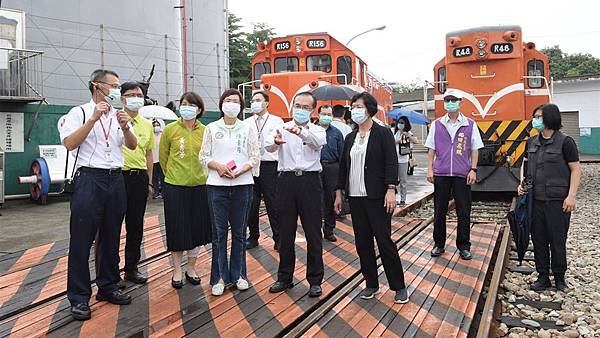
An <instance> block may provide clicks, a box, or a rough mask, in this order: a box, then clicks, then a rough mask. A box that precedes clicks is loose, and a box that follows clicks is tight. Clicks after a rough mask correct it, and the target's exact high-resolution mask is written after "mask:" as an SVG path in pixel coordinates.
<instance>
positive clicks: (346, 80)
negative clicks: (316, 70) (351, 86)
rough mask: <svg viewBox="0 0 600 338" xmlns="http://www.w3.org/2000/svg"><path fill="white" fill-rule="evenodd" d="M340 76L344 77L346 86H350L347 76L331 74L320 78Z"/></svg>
mask: <svg viewBox="0 0 600 338" xmlns="http://www.w3.org/2000/svg"><path fill="white" fill-rule="evenodd" d="M338 76H343V77H344V85H348V77H347V75H346V74H329V75H321V76H319V79H320V78H325V77H338Z"/></svg>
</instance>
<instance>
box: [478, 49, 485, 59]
mask: <svg viewBox="0 0 600 338" xmlns="http://www.w3.org/2000/svg"><path fill="white" fill-rule="evenodd" d="M486 55H487V53H486V52H485V51H484V50H483V49H480V50H479V51H478V52H477V57H479V58H483V57H485V56H486Z"/></svg>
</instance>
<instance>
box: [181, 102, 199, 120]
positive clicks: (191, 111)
mask: <svg viewBox="0 0 600 338" xmlns="http://www.w3.org/2000/svg"><path fill="white" fill-rule="evenodd" d="M197 113H198V107H194V106H180V107H179V115H181V117H182V118H183V119H184V120H186V121H189V120H193V119H195V118H196V115H197Z"/></svg>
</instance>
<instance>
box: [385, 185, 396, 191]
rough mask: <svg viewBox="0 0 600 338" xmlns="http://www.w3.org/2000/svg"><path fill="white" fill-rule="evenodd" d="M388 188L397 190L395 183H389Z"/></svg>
mask: <svg viewBox="0 0 600 338" xmlns="http://www.w3.org/2000/svg"><path fill="white" fill-rule="evenodd" d="M387 188H388V190H392V189H393V190H396V186H395V185H393V184H388V185H387Z"/></svg>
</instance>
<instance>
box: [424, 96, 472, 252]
mask: <svg viewBox="0 0 600 338" xmlns="http://www.w3.org/2000/svg"><path fill="white" fill-rule="evenodd" d="M461 100H462V94H461V92H460V91H457V90H454V89H448V90H446V92H445V93H444V108H445V109H446V111H447V112H448V113H447V114H446V115H444V116H443V117H441V118H439V119H437V120H435V121H434V122H433V123H432V125H431V128H430V130H429V135H427V140H426V141H425V146H426V147H427V148H429V152H428V158H429V167H428V172H427V180H428V181H429V182H430V183H433V185H434V188H433V189H434V190H433V192H434V199H433V206H434V218H435V221H434V224H433V225H434V226H433V239H434V242H435V243H434V247H433V249H432V250H431V256H432V257H437V256H440V255H441V254H443V253H444V251H445V250H444V248H445V243H446V214H447V213H448V202H449V200H450V194H452V196H454V201H455V203H456V214H457V216H458V228H457V236H456V247H457V248H458V250H459V254H460V257H461V258H462V259H465V260H469V259H471V258H472V257H473V256H472V254H471V251H470V250H471V242H470V226H471V185H472V184H475V183H476V181H477V158H478V153H479V149H480V148H483V142H482V141H481V135H480V134H479V128H478V127H477V123H475V121H473V120H472V119H470V118H468V117H466V116H464V115H463V114H462V113H461V112H460V103H461Z"/></svg>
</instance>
